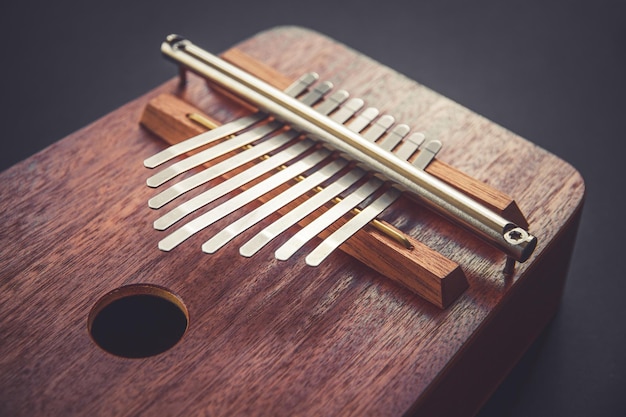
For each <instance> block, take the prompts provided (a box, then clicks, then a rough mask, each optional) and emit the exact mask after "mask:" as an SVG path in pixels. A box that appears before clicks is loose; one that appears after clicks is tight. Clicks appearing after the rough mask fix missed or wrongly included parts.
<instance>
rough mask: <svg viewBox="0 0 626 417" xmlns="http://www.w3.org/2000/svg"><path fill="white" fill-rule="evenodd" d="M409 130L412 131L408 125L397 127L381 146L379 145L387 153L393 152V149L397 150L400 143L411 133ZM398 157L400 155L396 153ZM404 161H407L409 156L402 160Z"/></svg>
mask: <svg viewBox="0 0 626 417" xmlns="http://www.w3.org/2000/svg"><path fill="white" fill-rule="evenodd" d="M409 130H411V129H410V128H409V127H408V126H407V125H405V124H399V125H397V126H396V127H394V128H393V130H392V131H391V132H389V134H388V135H387V136H385V137H384V139H383V140H382V141H381V142H380V144H379V145H380V147H381V148H382V149H384V150H385V151H388V152H391V150H392V149H393V148H395V147H396V146H397V145H398V143H400V142H401V141H402V139H404V137H405V136H406V135H407V134H408V133H409ZM396 155H398V154H397V153H396ZM402 159H405V160H406V159H408V156H407V157H406V158H402Z"/></svg>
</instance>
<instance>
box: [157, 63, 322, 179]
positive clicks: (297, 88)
mask: <svg viewBox="0 0 626 417" xmlns="http://www.w3.org/2000/svg"><path fill="white" fill-rule="evenodd" d="M313 74H314V75H313ZM313 74H311V73H309V74H305V75H304V76H302V77H300V79H299V81H297V82H296V83H294V84H292V86H290V87H289V88H287V90H286V91H288V92H290V93H291V94H295V95H296V96H297V95H300V94H301V93H302V92H303V91H304V90H302V88H303V87H305V86H306V87H308V86H310V84H309V82H310V81H311V80H313V81H315V80H316V79H317V74H315V73H313ZM328 84H330V83H323V86H322V87H318V88H317V89H314V90H313V91H309V92H308V93H307V94H305V95H304V96H303V97H302V98H301V100H306V101H313V102H315V101H318V100H319V99H320V97H321V96H322V95H323V94H324V91H325V89H328V87H329V86H328ZM330 88H332V84H331V85H330ZM283 126H284V125H283V124H282V123H280V122H278V121H273V122H270V123H267V124H265V125H262V126H259V127H257V128H255V129H252V130H250V131H248V132H245V133H243V134H241V135H239V136H237V137H235V138H233V139H231V140H229V141H226V142H224V143H221V144H219V145H217V146H214V147H211V148H209V149H205V150H204V151H202V152H199V153H197V154H195V155H192V156H190V157H188V158H186V159H184V160H182V161H180V162H177V163H175V164H173V165H171V166H170V167H168V168H166V169H164V170H163V171H161V172H159V173H157V174H155V175H153V176H152V177H150V178H148V181H147V184H148V186H149V187H153V188H155V187H158V186H160V185H162V184H164V183H165V182H167V181H169V180H171V179H172V178H174V177H176V176H178V175H180V174H182V173H184V172H187V171H189V170H190V169H193V168H195V167H197V166H200V165H202V164H204V163H206V162H209V161H211V160H213V159H215V158H217V157H220V156H222V155H224V154H226V153H228V152H231V151H233V150H235V149H238V148H240V147H242V146H244V145H247V144H250V143H252V142H255V141H257V140H259V139H261V138H263V137H265V136H266V135H268V134H270V133H271V132H273V131H275V130H278V129H280V128H282V127H283ZM209 132H211V131H209ZM233 168H234V167H233Z"/></svg>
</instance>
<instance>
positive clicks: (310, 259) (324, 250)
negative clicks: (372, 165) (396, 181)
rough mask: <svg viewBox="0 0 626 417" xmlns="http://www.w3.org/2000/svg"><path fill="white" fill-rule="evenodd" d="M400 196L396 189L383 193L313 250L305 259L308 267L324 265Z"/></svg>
mask: <svg viewBox="0 0 626 417" xmlns="http://www.w3.org/2000/svg"><path fill="white" fill-rule="evenodd" d="M400 194H401V193H400V191H399V190H396V189H395V188H392V189H390V190H388V191H386V192H385V193H383V194H382V195H381V196H380V197H378V198H377V199H376V200H375V201H374V202H373V203H372V204H370V205H369V206H367V207H366V208H365V209H363V210H362V211H361V212H360V213H359V214H357V215H355V216H354V217H353V218H351V219H350V220H348V221H347V222H346V223H344V224H343V225H342V226H341V227H340V228H339V229H337V230H335V231H334V232H333V233H332V234H331V235H330V236H328V237H327V238H326V239H324V240H323V241H322V243H320V244H319V245H318V246H317V247H316V248H315V249H313V251H311V253H309V254H308V255H307V257H306V258H305V262H306V263H307V265H310V266H318V265H319V264H320V263H322V261H324V259H326V258H327V257H328V255H330V254H331V253H332V252H333V251H334V250H335V249H337V248H338V247H339V246H341V244H342V243H344V242H345V241H346V240H348V239H349V238H350V237H351V236H352V235H354V234H355V233H356V232H358V231H359V230H361V228H363V227H364V226H365V225H366V224H368V223H369V222H371V221H372V220H374V219H375V218H376V217H377V216H378V215H379V214H380V213H382V212H383V211H384V210H385V209H386V208H387V207H389V206H390V205H391V204H392V203H393V202H394V201H396V200H397V199H398V197H399V196H400Z"/></svg>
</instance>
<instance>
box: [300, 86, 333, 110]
mask: <svg viewBox="0 0 626 417" xmlns="http://www.w3.org/2000/svg"><path fill="white" fill-rule="evenodd" d="M332 89H333V83H331V82H329V81H324V82H322V83H320V84H318V85H316V86H315V87H314V88H313V89H312V90H311V91H310V92H309V94H307V95H306V96H305V97H303V98H302V99H301V100H300V101H301V102H303V103H304V104H306V105H307V106H312V105H314V104H315V103H317V102H318V101H320V100H321V99H322V97H324V96H325V95H326V94H327V93H328V92H329V91H330V90H332Z"/></svg>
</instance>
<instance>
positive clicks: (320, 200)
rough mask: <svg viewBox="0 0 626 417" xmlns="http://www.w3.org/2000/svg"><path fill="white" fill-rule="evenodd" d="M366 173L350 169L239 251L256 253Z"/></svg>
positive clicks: (248, 254) (241, 252)
mask: <svg viewBox="0 0 626 417" xmlns="http://www.w3.org/2000/svg"><path fill="white" fill-rule="evenodd" d="M365 174H366V172H365V171H364V170H362V169H360V168H357V169H353V170H351V171H348V172H347V173H345V174H344V175H343V176H342V177H341V178H340V180H338V181H334V182H332V183H331V184H330V185H328V186H327V187H325V188H324V189H323V190H322V191H320V192H319V193H317V194H315V195H314V196H312V197H311V198H308V199H307V200H306V201H305V202H304V203H302V204H300V205H299V206H298V207H296V208H294V209H293V210H291V211H290V212H288V213H287V214H285V215H284V216H282V217H281V218H279V219H278V220H276V221H275V222H273V223H272V224H270V225H269V226H267V227H266V228H264V229H263V230H261V231H260V232H259V233H257V234H256V235H255V236H254V237H253V238H252V239H250V240H249V241H248V242H246V243H245V244H244V245H243V246H242V247H241V248H240V249H239V253H240V254H241V255H243V256H246V257H250V256H252V255H254V254H255V253H257V252H258V251H259V250H261V249H262V248H263V247H264V246H265V245H267V244H268V243H269V242H270V241H272V239H274V238H275V237H277V236H278V235H280V234H281V233H283V232H284V231H285V230H287V229H289V228H290V227H291V226H293V225H294V224H296V223H297V222H299V221H300V220H302V219H303V218H305V217H306V216H308V215H309V214H310V213H312V212H313V211H315V210H317V209H318V208H320V207H321V206H323V205H324V204H326V203H327V202H329V201H330V200H332V199H333V198H334V197H336V196H337V195H338V194H339V193H341V192H342V191H344V190H345V189H347V188H348V187H350V186H352V185H353V184H354V183H356V182H357V181H359V180H360V179H361V178H363V177H364V176H365Z"/></svg>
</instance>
